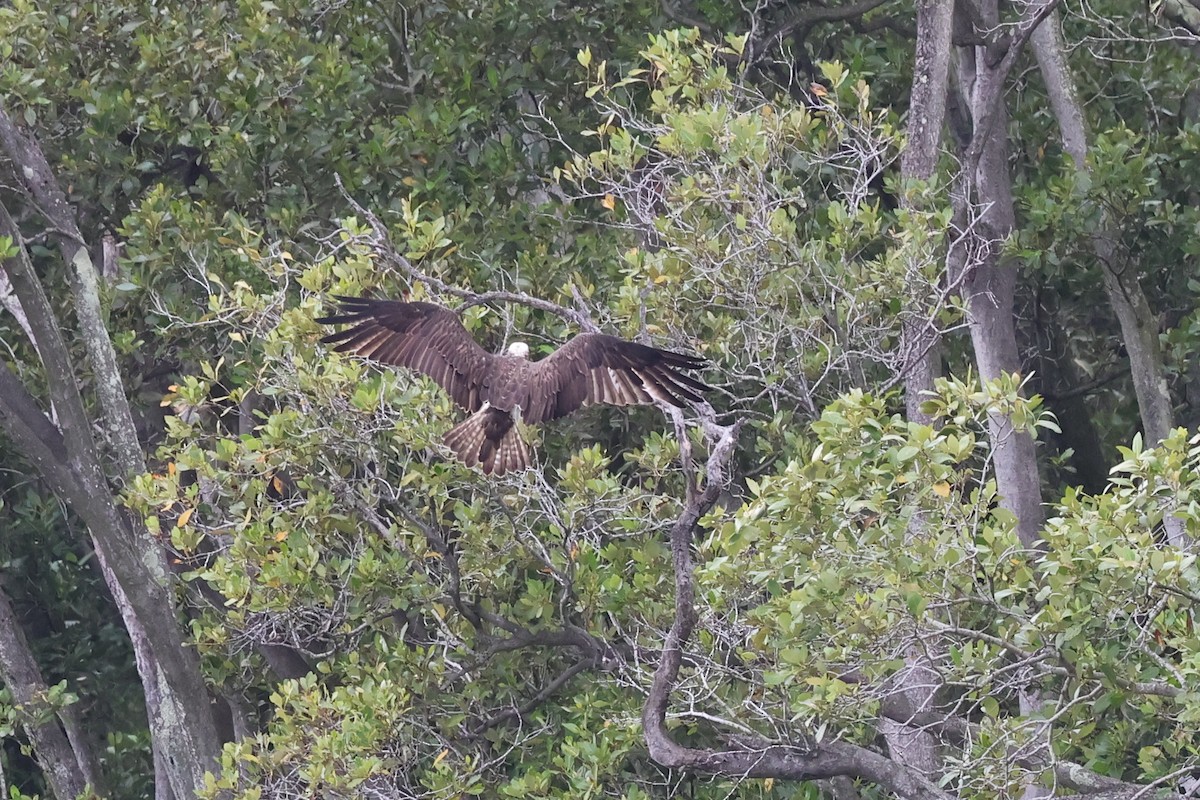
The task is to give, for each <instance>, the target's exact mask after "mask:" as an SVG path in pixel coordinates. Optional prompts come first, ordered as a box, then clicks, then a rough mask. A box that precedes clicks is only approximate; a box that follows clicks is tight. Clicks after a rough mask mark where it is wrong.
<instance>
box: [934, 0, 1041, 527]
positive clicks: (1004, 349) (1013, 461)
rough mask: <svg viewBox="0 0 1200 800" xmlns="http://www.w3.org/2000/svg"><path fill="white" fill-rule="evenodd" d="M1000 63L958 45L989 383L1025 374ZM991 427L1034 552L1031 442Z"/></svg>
mask: <svg viewBox="0 0 1200 800" xmlns="http://www.w3.org/2000/svg"><path fill="white" fill-rule="evenodd" d="M978 10H979V12H980V14H981V15H982V17H983V20H982V21H983V24H984V25H985V26H988V27H989V28H995V26H996V25H998V23H999V10H998V8H997V3H996V0H988V2H984V3H982V4H981V5H980V6H979V8H978ZM994 60H995V59H994V58H993V55H992V53H991V52H990V49H989V48H988V47H987V46H978V47H960V48H958V58H957V60H956V61H957V64H956V65H957V72H958V83H959V87H960V88H959V91H960V96H961V101H962V103H963V105H964V107H965V109H964V110H965V111H966V112H967V113H968V114H969V117H970V119H971V121H972V129H973V138H972V140H971V142H970V146H969V147H968V149H967V153H966V158H965V161H966V166H965V169H966V170H967V174H965V175H963V176H962V180H961V181H960V189H959V191H957V192H956V193H955V200H956V217H957V219H958V221H959V225H960V226H961V227H962V239H961V242H960V245H959V252H958V253H957V255H956V258H955V260H956V261H957V263H958V264H959V269H962V270H965V274H964V275H962V276H961V277H962V278H963V291H964V294H965V296H966V299H967V309H968V327H969V330H970V333H971V344H972V346H973V348H974V351H975V361H976V364H977V366H978V368H979V376H980V378H981V379H983V380H994V379H995V378H997V377H999V376H1000V375H1001V374H1003V373H1014V372H1019V371H1020V369H1021V359H1020V354H1019V351H1018V348H1017V332H1016V326H1015V323H1014V319H1013V300H1014V295H1015V291H1016V284H1017V264H1016V263H1015V262H1014V261H1013V259H1011V258H1007V257H1005V256H1004V255H1003V252H1002V246H1003V243H1004V241H1005V240H1006V239H1007V238H1008V237H1009V236H1010V235H1011V234H1012V232H1013V230H1014V229H1015V227H1016V216H1015V212H1014V210H1013V199H1012V176H1011V175H1010V173H1009V170H1008V139H1007V134H1008V111H1007V108H1006V107H1005V101H1004V92H1003V84H1004V80H1005V78H1006V76H1007V71H1008V69H1009V68H1011V63H1010V62H1008V61H1005V62H1001V63H1000V64H998V65H995V66H993V62H994ZM981 137H982V138H981ZM976 154H977V157H976ZM988 427H989V434H990V436H989V438H990V440H991V444H992V464H993V468H994V469H995V473H996V483H997V486H998V488H999V492H1000V504H1001V506H1002V507H1003V508H1005V509H1007V510H1009V511H1011V512H1012V513H1013V514H1014V515H1015V516H1016V518H1017V535H1018V536H1019V537H1020V540H1021V542H1022V544H1024V545H1025V546H1026V547H1036V546H1037V545H1038V543H1039V542H1040V541H1041V529H1042V523H1043V522H1044V511H1043V509H1042V496H1041V481H1040V479H1039V476H1038V469H1037V457H1036V451H1035V449H1034V442H1033V437H1032V436H1030V435H1029V434H1028V433H1024V432H1021V431H1017V430H1014V428H1013V425H1012V422H1011V420H1009V419H1008V418H1007V417H1005V416H1003V415H1000V414H992V415H991V416H990V417H989V420H988Z"/></svg>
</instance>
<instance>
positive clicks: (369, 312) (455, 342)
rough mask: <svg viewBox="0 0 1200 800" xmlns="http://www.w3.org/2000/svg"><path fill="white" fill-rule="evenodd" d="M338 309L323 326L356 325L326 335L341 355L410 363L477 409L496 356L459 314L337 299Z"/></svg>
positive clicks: (472, 409)
mask: <svg viewBox="0 0 1200 800" xmlns="http://www.w3.org/2000/svg"><path fill="white" fill-rule="evenodd" d="M334 299H336V300H337V301H338V303H339V305H340V308H339V309H338V311H339V313H337V314H335V315H333V316H329V317H322V318H320V319H318V320H317V322H319V323H321V324H322V325H340V324H343V323H348V324H350V325H352V327H350V328H347V329H346V330H344V331H338V332H337V333H331V334H329V335H328V336H325V337H324V338H322V339H321V341H322V342H325V343H326V344H337V347H335V348H334V349H335V350H336V351H338V352H339V353H354V354H355V355H359V356H362V357H363V358H369V359H372V360H374V361H380V362H382V363H384V364H394V365H396V366H401V367H408V368H409V369H414V370H416V371H417V372H420V373H423V374H425V375H428V376H429V377H430V378H433V380H434V381H436V382H437V384H438V385H439V386H441V387H442V388H443V389H445V390H446V393H447V394H449V395H450V397H451V398H452V399H453V400H454V402H455V403H457V404H458V405H460V406H462V407H463V408H465V409H466V410H467V411H470V412H475V411H478V410H479V408H480V406H481V405H482V404H483V396H484V390H485V386H484V383H485V382H486V380H487V378H488V375H489V373H490V371H491V364H492V358H493V356H492V355H491V354H490V353H488V352H487V351H486V350H484V349H483V348H482V347H480V346H479V345H478V344H477V343H476V342H475V339H474V338H472V336H471V334H470V332H468V331H467V329H466V328H464V327H463V325H462V322H461V321H460V320H459V318H458V315H457V314H455V313H454V312H453V311H451V310H450V309H448V308H444V307H442V306H439V305H435V304H433V303H404V302H401V301H399V300H372V299H370V298H366V297H336V298H334Z"/></svg>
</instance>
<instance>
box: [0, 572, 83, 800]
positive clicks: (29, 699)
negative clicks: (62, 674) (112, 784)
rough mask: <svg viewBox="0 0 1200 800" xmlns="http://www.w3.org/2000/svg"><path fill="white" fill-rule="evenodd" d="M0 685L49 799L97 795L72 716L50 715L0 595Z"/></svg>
mask: <svg viewBox="0 0 1200 800" xmlns="http://www.w3.org/2000/svg"><path fill="white" fill-rule="evenodd" d="M0 680H3V682H4V685H5V686H6V687H8V690H9V691H10V692H11V693H12V696H13V702H14V703H15V704H16V706H17V710H18V714H19V716H20V718H21V720H22V727H24V729H25V733H26V735H28V736H29V741H30V743H31V744H32V745H33V752H34V756H35V757H36V759H37V762H38V764H39V765H41V768H42V773H43V774H44V775H45V776H46V782H47V783H48V784H49V785H50V791H51V792H53V793H54V796H55V797H57V798H58V799H59V800H74V798H76V797H80V796H82V795H85V794H86V793H87V792H88V790H89V788H90V789H92V790H93V791H96V792H97V793H98V792H99V788H100V780H99V770H98V769H97V767H96V763H97V762H96V760H95V758H94V757H93V755H92V753H91V750H90V749H89V747H88V745H87V741H86V739H85V738H84V737H82V736H80V735H78V734H79V731H78V724H77V722H76V720H75V719H74V716H73V715H69V714H67V713H66V712H67V709H60V710H58V711H55V710H54V709H53V708H52V707H51V705H50V704H49V702H48V701H47V696H48V693H49V687H48V686H47V685H46V681H45V680H44V679H43V678H42V672H41V670H40V669H39V668H38V665H37V662H36V661H34V658H33V653H32V652H31V651H30V649H29V643H28V642H27V641H26V640H25V632H24V631H22V630H21V626H20V623H19V622H18V621H17V618H16V615H15V614H13V610H12V604H11V603H10V602H9V600H8V595H7V594H5V593H4V590H3V589H0ZM60 723H61V726H60ZM72 734H73V735H72Z"/></svg>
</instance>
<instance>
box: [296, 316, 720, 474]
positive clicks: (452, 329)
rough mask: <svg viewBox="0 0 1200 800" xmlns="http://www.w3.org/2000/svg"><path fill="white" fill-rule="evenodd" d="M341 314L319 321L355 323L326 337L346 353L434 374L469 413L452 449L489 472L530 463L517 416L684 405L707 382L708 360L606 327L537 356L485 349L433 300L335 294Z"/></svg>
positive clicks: (523, 347) (518, 348)
mask: <svg viewBox="0 0 1200 800" xmlns="http://www.w3.org/2000/svg"><path fill="white" fill-rule="evenodd" d="M335 299H336V300H337V301H338V303H339V304H340V308H339V309H338V312H339V313H336V314H334V315H332V316H328V317H322V318H320V319H318V320H317V322H318V323H320V324H322V325H340V324H348V325H350V326H351V327H349V328H346V329H345V330H342V331H338V332H336V333H331V334H329V335H328V336H325V337H324V338H322V339H321V341H322V342H324V343H326V344H336V345H337V346H336V347H335V348H334V349H335V350H336V351H337V352H340V353H354V354H356V355H359V356H362V357H364V358H369V359H371V360H374V361H379V362H382V363H384V364H391V365H394V366H401V367H408V368H409V369H412V370H416V371H417V372H420V373H422V374H424V375H428V376H429V377H430V378H432V379H433V380H434V381H435V382H436V383H437V384H438V385H439V386H441V387H442V389H444V390H445V391H446V393H447V394H449V395H450V397H451V399H453V400H454V402H455V403H457V404H458V405H459V406H461V407H462V408H463V409H464V410H465V411H467V413H468V414H469V416H468V417H467V418H466V419H465V420H463V421H462V422H461V423H459V424H458V425H456V426H455V427H453V428H451V429H450V432H449V433H447V434H446V437H445V439H444V441H445V443H446V446H447V447H449V448H450V449H451V450H453V451H454V453H455V455H457V456H458V458H459V459H460V460H461V461H462V462H463V463H465V464H466V465H467V466H470V467H473V466H475V465H480V466H481V467H482V468H483V471H484V473H485V474H495V475H502V474H504V473H505V472H511V471H514V470H524V469H526V468H528V467H529V451H528V449H527V448H526V446H525V441H524V440H523V439H522V438H521V434H520V430H519V428H518V425H517V423H518V421H520V422H523V423H525V424H529V425H537V424H539V423H542V422H546V421H548V420H552V419H558V418H559V417H565V416H567V415H568V414H572V413H574V412H576V411H578V410H579V409H581V408H583V407H584V406H590V405H595V404H597V403H606V404H608V405H614V406H628V405H648V404H651V403H654V402H659V403H665V404H667V405H671V406H675V407H677V408H678V407H682V406H683V405H684V403H685V402H688V401H690V402H700V401H701V400H703V399H704V398H703V396H702V395H701V394H700V393H701V392H704V391H707V390H709V389H710V388H711V387H709V386H706V385H705V384H703V383H701V382H700V381H698V380H696V379H695V378H693V377H691V376H690V375H688V374H686V372H684V370H695V369H700V368H702V367H703V366H704V365H705V363H706V362H705V360H704V359H702V358H698V357H696V356H689V355H685V354H683V353H675V352H672V351H670V350H659V349H658V348H656V347H648V346H646V345H644V344H638V343H636V342H630V341H626V340H625V339H621V338H618V337H616V336H606V335H604V334H602V333H581V334H579V335H577V336H576V337H575V338H573V339H571V341H569V342H567V343H566V344H564V345H563V346H562V347H560V348H558V350H556V351H555V352H553V353H551V354H550V355H549V356H547V357H546V358H543V359H541V360H539V361H530V360H529V346H528V345H527V344H525V343H524V342H514V343H512V344H511V345H509V347H508V349H507V350H506V351H505V352H504V353H503V354H501V355H493V354H491V353H489V352H487V351H486V350H484V349H483V348H482V347H480V346H479V345H478V344H477V343H476V342H475V339H474V338H473V337H472V336H471V334H470V333H469V332H468V331H467V329H466V328H464V327H463V324H462V322H461V321H460V320H459V318H458V314H456V313H454V312H453V311H451V310H450V309H448V308H445V307H444V306H440V305H436V304H434V303H419V302H414V303H406V302H401V301H399V300H373V299H370V298H366V297H335Z"/></svg>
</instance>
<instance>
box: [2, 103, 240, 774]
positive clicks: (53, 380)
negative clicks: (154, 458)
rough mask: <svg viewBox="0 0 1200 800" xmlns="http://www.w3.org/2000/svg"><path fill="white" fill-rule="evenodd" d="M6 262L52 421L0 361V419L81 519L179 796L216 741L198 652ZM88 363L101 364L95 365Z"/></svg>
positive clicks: (44, 328)
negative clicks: (185, 633)
mask: <svg viewBox="0 0 1200 800" xmlns="http://www.w3.org/2000/svg"><path fill="white" fill-rule="evenodd" d="M0 122H2V121H0ZM0 235H9V236H12V237H13V238H14V241H16V242H20V241H21V236H20V231H19V230H18V229H17V227H16V224H15V223H14V222H13V220H12V218H11V217H10V216H9V214H8V211H7V209H6V208H4V207H3V205H0ZM4 266H5V269H6V272H7V273H8V276H9V278H10V279H11V281H12V285H13V289H14V291H15V293H16V295H17V297H18V298H19V299H20V302H21V306H22V308H23V309H24V310H25V313H26V315H27V316H28V319H29V323H30V326H31V328H32V329H33V332H34V334H35V336H36V338H37V342H38V347H39V354H40V355H41V360H42V363H43V364H44V365H45V372H46V380H47V383H48V385H49V387H50V396H51V400H52V402H53V404H54V408H55V410H56V412H57V420H58V424H57V426H56V425H53V424H51V423H50V422H49V421H48V420H47V419H46V417H45V415H44V414H42V413H41V410H40V409H39V408H38V405H37V403H36V401H35V400H34V399H33V397H32V396H31V395H30V393H29V392H28V390H27V389H26V388H25V387H24V386H23V385H22V384H21V382H20V381H19V380H18V379H17V378H16V376H15V375H14V374H13V373H12V372H11V371H10V370H9V369H7V368H6V367H0V423H2V424H3V427H4V429H5V431H6V432H7V433H8V435H9V437H10V438H11V439H12V440H13V443H14V444H16V445H17V447H18V448H20V449H21V451H22V452H24V453H25V454H26V455H27V456H28V457H29V458H30V460H31V461H32V462H33V463H34V465H35V466H36V467H37V468H38V470H39V471H40V472H41V474H42V475H43V477H44V478H45V479H46V481H47V483H49V485H50V486H51V487H52V488H53V490H54V492H55V493H56V494H57V495H58V496H59V497H60V498H62V499H63V500H64V501H65V502H66V503H67V504H68V505H69V506H70V507H71V510H72V511H74V512H75V514H76V515H78V516H79V518H80V519H81V520H82V521H83V522H84V524H85V525H86V526H87V529H88V531H89V533H90V534H91V537H92V542H93V544H94V546H95V548H96V553H97V555H98V556H99V559H100V564H101V571H102V572H103V574H104V577H105V580H106V581H107V583H108V586H109V588H110V589H111V591H112V592H113V596H114V598H115V599H116V601H117V605H118V607H119V608H120V610H121V616H122V620H123V622H124V624H125V627H126V630H127V631H128V632H129V634H130V637H131V639H132V640H133V644H134V648H135V652H136V653H137V654H138V659H137V666H138V672H139V675H140V677H141V680H142V685H143V689H144V692H145V695H146V704H147V710H148V711H149V716H150V719H149V722H150V733H151V736H152V737H153V739H154V740H155V744H156V746H157V747H161V748H162V751H163V752H164V753H165V754H166V758H165V759H163V761H164V763H165V766H166V768H167V769H168V770H169V772H168V776H167V779H168V780H169V782H170V784H171V787H172V789H173V790H174V792H175V794H176V796H178V797H191V796H193V795H194V794H195V792H196V790H197V789H198V788H200V787H201V786H202V785H203V781H204V775H205V772H206V771H208V770H211V769H213V768H215V766H216V759H217V757H218V756H219V753H220V742H219V740H218V738H217V734H216V727H215V725H214V722H213V717H212V711H211V708H210V704H209V701H208V694H207V691H206V687H205V685H204V681H203V679H202V677H201V675H200V667H199V661H198V659H197V657H196V655H195V652H194V651H193V650H192V649H191V648H190V647H188V645H187V643H186V642H185V641H184V638H183V632H182V629H181V627H180V625H179V622H178V620H177V619H176V616H175V604H174V598H173V594H172V587H171V576H170V573H169V572H168V571H167V570H166V568H165V564H164V561H163V558H162V552H161V548H159V547H158V545H157V543H156V542H154V540H153V539H152V538H151V537H150V535H149V532H148V531H147V530H146V529H145V526H144V525H142V524H141V523H140V522H139V521H136V520H134V519H132V518H131V517H130V516H129V515H128V514H126V513H125V512H124V510H123V509H121V508H120V506H119V505H118V503H117V499H116V497H115V496H114V494H113V490H112V488H111V485H110V482H109V480H110V479H109V476H108V475H106V474H105V472H104V469H103V467H102V466H101V455H100V448H99V447H98V446H97V443H96V442H95V440H94V439H93V436H92V431H93V423H92V420H91V418H90V417H89V415H88V414H87V412H86V409H85V407H84V404H83V400H82V398H81V397H80V395H79V389H78V383H79V381H78V378H77V377H76V368H75V365H74V364H73V363H72V361H71V356H70V353H69V351H68V350H67V348H66V345H65V344H64V342H63V338H62V332H61V329H60V326H59V323H58V320H57V318H56V317H55V315H54V313H53V309H52V308H51V306H50V303H49V301H48V300H47V298H46V295H45V292H44V290H43V288H42V285H41V283H40V281H39V279H38V277H37V275H36V274H35V273H34V270H33V266H32V264H31V262H30V261H29V256H28V253H27V252H26V251H25V249H24V247H23V246H21V247H19V248H18V254H17V256H15V257H14V258H11V259H9V260H8V261H7V262H6V263H5V265H4ZM83 333H84V338H85V339H86V338H88V337H94V336H97V335H100V336H104V337H107V333H106V332H105V331H103V330H100V331H96V330H89V329H85V330H84V332H83ZM109 346H110V347H111V343H109ZM93 370H98V367H97V366H96V365H93ZM95 380H96V382H97V383H101V382H107V383H110V384H112V385H114V386H115V385H117V384H118V383H119V381H120V378H119V376H117V375H113V374H109V375H99V374H97V375H96V376H95ZM122 398H123V395H122ZM125 460H126V459H119V461H125ZM127 466H129V465H128V464H126V463H122V464H120V466H119V467H118V469H119V470H120V471H121V473H122V474H121V475H120V476H119V478H124V477H126V475H127V474H128V473H127V472H126V467H127Z"/></svg>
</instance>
